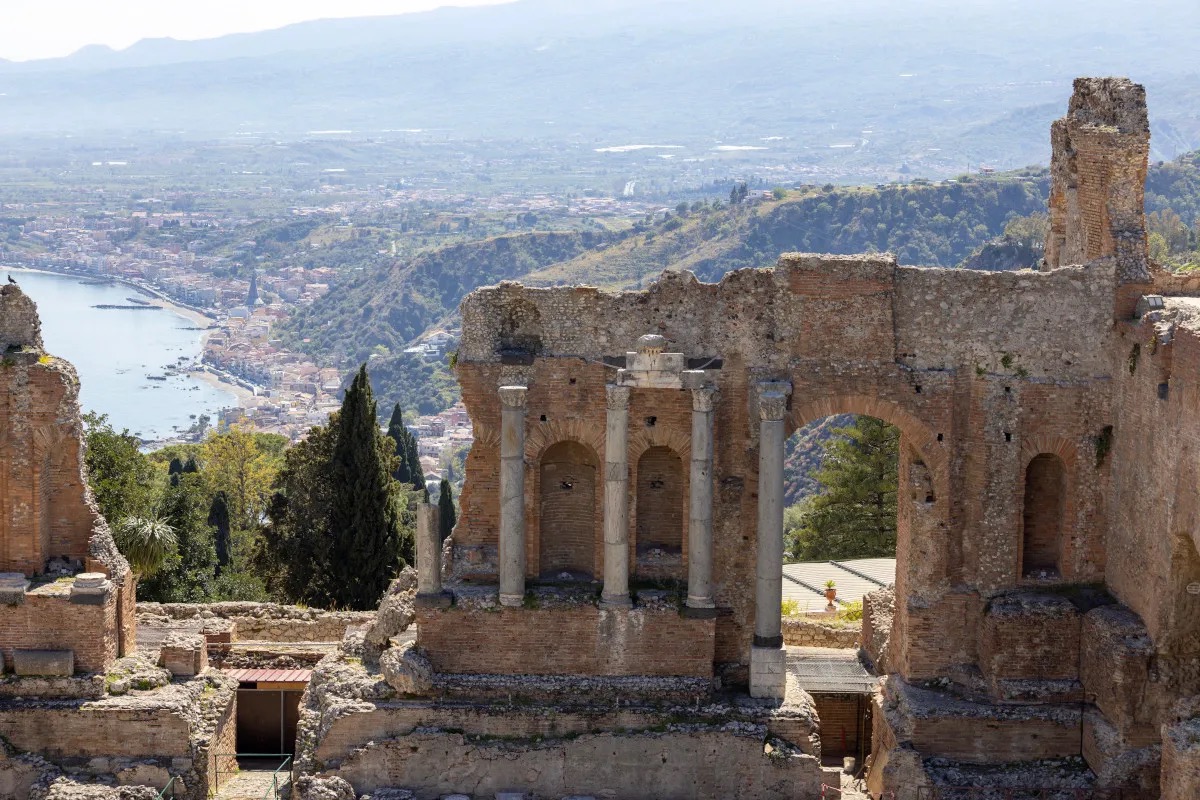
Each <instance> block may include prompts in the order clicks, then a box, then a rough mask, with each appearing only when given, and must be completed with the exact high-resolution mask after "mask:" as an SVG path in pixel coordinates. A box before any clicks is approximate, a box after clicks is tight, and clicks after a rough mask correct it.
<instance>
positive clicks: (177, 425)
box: [0, 267, 237, 441]
mask: <svg viewBox="0 0 1200 800" xmlns="http://www.w3.org/2000/svg"><path fill="white" fill-rule="evenodd" d="M4 269H5V268H3V267H0V270H4ZM7 272H8V273H9V274H11V275H12V277H13V278H14V279H15V280H16V281H17V282H18V283H19V284H20V286H21V289H22V291H24V292H25V294H27V295H29V296H30V297H32V298H33V300H34V301H35V302H36V303H37V305H38V313H39V315H40V316H41V319H42V340H43V342H44V343H45V346H46V350H47V352H49V353H50V354H52V355H55V356H59V357H60V358H65V359H66V360H67V361H70V362H71V363H72V364H74V365H75V369H76V370H77V371H78V373H79V381H80V390H79V400H80V406H81V407H82V409H83V410H84V411H95V412H97V413H100V414H107V415H108V418H109V421H110V422H111V423H112V425H113V427H114V428H116V429H117V430H121V429H123V428H128V429H129V431H130V433H133V434H135V435H137V436H138V437H140V438H142V439H144V440H147V441H162V440H165V439H171V438H173V437H175V436H177V435H178V434H179V433H180V432H181V431H185V430H187V429H188V428H189V427H191V426H192V424H193V423H194V422H195V421H196V418H197V417H199V416H200V415H201V414H207V415H209V416H210V417H212V419H213V422H214V423H215V422H216V415H217V412H218V411H219V410H220V409H222V408H226V407H231V406H236V405H237V397H236V396H235V395H234V394H233V393H232V392H227V391H223V390H221V389H218V388H217V387H215V386H211V385H210V384H208V383H205V382H204V381H202V380H199V379H197V378H193V377H190V376H189V375H187V374H173V375H171V374H167V373H166V369H167V368H168V367H169V366H172V365H181V364H182V365H184V366H186V365H191V364H199V361H200V356H201V353H202V350H203V335H204V334H203V332H202V331H200V330H198V329H197V328H198V327H202V326H203V324H204V323H201V322H199V321H196V320H191V319H188V318H187V317H185V316H182V315H181V314H178V313H176V312H175V311H173V310H170V309H169V308H162V309H159V310H150V311H136V310H124V309H104V308H95V306H97V305H124V306H128V305H134V304H133V303H131V302H130V301H129V300H128V299H127V298H130V297H133V298H137V299H140V300H144V301H147V302H151V303H158V302H159V301H158V300H157V299H155V298H151V297H146V296H144V295H142V294H141V293H139V292H138V291H137V289H134V288H133V287H131V286H126V285H124V284H120V283H111V284H97V283H89V282H87V281H88V279H87V278H82V277H76V276H72V275H57V274H52V273H46V272H31V271H28V270H21V269H10V270H7ZM181 358H182V359H184V360H183V361H181V360H180V359H181ZM149 376H154V377H155V378H164V377H165V380H155V379H151V377H149Z"/></svg>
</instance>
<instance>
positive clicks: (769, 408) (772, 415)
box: [756, 381, 792, 420]
mask: <svg viewBox="0 0 1200 800" xmlns="http://www.w3.org/2000/svg"><path fill="white" fill-rule="evenodd" d="M756 389H757V390H758V415H759V418H760V419H762V420H781V419H783V418H784V416H785V415H786V414H787V401H788V396H789V395H791V393H792V384H791V383H790V382H788V381H761V382H760V383H759V384H758V385H757V386H756Z"/></svg>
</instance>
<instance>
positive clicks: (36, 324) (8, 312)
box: [0, 283, 42, 351]
mask: <svg viewBox="0 0 1200 800" xmlns="http://www.w3.org/2000/svg"><path fill="white" fill-rule="evenodd" d="M13 347H32V348H34V349H37V350H41V349H42V323H41V321H40V320H39V319H38V313H37V304H36V303H34V302H33V300H32V299H31V298H30V297H29V296H28V295H26V294H25V293H24V292H22V291H21V287H20V286H18V285H17V284H15V283H9V284H6V285H5V286H4V288H2V289H0V351H3V350H8V349H9V348H13Z"/></svg>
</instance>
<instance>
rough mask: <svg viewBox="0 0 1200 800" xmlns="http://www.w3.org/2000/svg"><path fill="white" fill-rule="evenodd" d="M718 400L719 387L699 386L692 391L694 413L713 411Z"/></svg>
mask: <svg viewBox="0 0 1200 800" xmlns="http://www.w3.org/2000/svg"><path fill="white" fill-rule="evenodd" d="M716 399H717V387H715V386H697V387H696V388H694V389H692V411H712V410H713V403H714V402H716Z"/></svg>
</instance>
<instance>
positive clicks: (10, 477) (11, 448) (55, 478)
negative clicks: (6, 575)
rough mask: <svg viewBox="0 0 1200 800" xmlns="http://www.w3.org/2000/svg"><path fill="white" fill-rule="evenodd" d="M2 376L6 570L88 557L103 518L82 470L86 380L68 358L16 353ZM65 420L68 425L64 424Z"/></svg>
mask: <svg viewBox="0 0 1200 800" xmlns="http://www.w3.org/2000/svg"><path fill="white" fill-rule="evenodd" d="M8 359H9V360H10V361H13V362H16V363H14V364H13V365H12V366H9V367H7V368H6V369H5V370H4V371H3V373H2V374H0V520H2V521H3V525H0V530H3V531H4V534H3V536H0V572H24V573H25V574H26V575H34V574H38V573H42V572H44V571H45V569H46V561H47V560H48V559H50V558H53V557H66V558H68V559H72V560H76V561H79V562H81V563H82V562H83V560H84V559H85V558H86V557H87V554H88V542H89V540H90V538H91V536H92V532H93V530H94V529H95V528H96V526H97V525H98V524H99V522H100V518H99V515H98V514H97V512H96V510H95V508H94V507H93V506H92V505H91V504H90V498H89V497H88V496H87V491H86V484H85V482H84V480H83V473H82V471H81V463H80V453H81V434H82V431H81V428H80V424H79V422H78V418H79V404H78V392H79V389H78V378H77V377H76V376H75V371H74V370H73V369H72V368H71V366H70V365H69V364H67V363H66V362H65V361H61V360H58V359H50V360H49V361H48V362H46V363H41V362H40V361H39V360H38V359H39V355H38V353H36V352H33V353H27V354H26V353H22V354H18V355H10V356H8ZM64 420H65V421H66V422H64Z"/></svg>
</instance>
